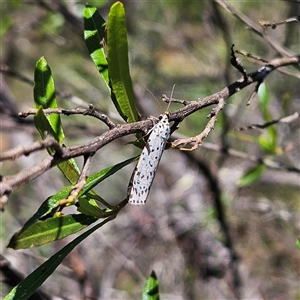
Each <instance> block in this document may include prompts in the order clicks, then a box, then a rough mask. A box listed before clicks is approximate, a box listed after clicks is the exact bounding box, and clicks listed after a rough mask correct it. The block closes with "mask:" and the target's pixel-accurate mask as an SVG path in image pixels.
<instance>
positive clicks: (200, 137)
mask: <svg viewBox="0 0 300 300" xmlns="http://www.w3.org/2000/svg"><path fill="white" fill-rule="evenodd" d="M224 105H225V101H224V100H223V99H220V100H219V103H218V104H217V105H216V107H215V108H213V109H212V111H211V113H210V114H209V115H208V118H210V120H209V121H208V123H207V124H206V126H205V128H204V130H203V131H202V132H201V133H200V134H199V135H197V136H195V137H191V138H188V139H179V140H176V141H174V142H173V143H172V148H177V147H178V146H181V145H183V146H186V145H187V144H191V143H194V145H193V146H192V147H191V148H182V147H180V150H185V151H193V150H196V149H197V148H198V147H199V146H201V144H202V141H203V140H204V139H205V138H206V137H207V136H208V135H209V133H210V132H211V131H212V130H213V129H214V126H215V123H216V122H217V117H218V114H219V112H220V111H221V110H222V109H223V108H224Z"/></svg>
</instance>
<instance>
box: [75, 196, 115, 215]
mask: <svg viewBox="0 0 300 300" xmlns="http://www.w3.org/2000/svg"><path fill="white" fill-rule="evenodd" d="M78 201H79V207H78V209H77V210H78V211H79V212H81V213H83V214H85V215H87V216H93V217H95V218H98V219H99V218H105V217H107V216H108V215H109V214H110V212H111V210H110V209H106V210H103V209H101V208H100V207H99V206H98V204H97V202H96V201H95V200H94V199H90V198H89V197H81V198H79V199H78Z"/></svg>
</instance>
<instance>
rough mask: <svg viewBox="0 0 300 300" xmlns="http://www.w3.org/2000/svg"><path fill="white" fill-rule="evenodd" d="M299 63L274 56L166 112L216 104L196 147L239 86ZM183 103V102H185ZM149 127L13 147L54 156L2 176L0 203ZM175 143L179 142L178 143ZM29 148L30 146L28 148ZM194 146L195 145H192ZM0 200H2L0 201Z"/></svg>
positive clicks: (172, 117) (176, 114)
mask: <svg viewBox="0 0 300 300" xmlns="http://www.w3.org/2000/svg"><path fill="white" fill-rule="evenodd" d="M292 64H299V57H291V58H280V59H275V60H273V61H271V62H269V63H268V64H267V65H265V66H263V67H262V68H260V69H259V70H257V71H255V72H253V73H250V74H248V75H247V76H246V78H245V76H243V77H242V78H240V79H239V80H237V81H236V82H234V83H233V84H231V85H229V86H228V87H225V88H223V89H222V90H221V91H219V92H217V93H215V94H213V95H211V96H207V97H204V98H202V99H198V100H194V101H189V102H188V104H187V105H185V106H184V107H183V108H180V109H178V110H175V111H173V112H170V113H169V121H175V123H178V122H181V121H182V120H184V119H185V118H186V117H187V116H189V115H190V114H192V113H194V112H196V111H198V110H200V109H202V108H204V107H207V106H210V105H216V107H215V108H214V109H213V110H212V112H211V114H210V116H209V117H210V118H211V120H210V121H209V122H208V124H207V126H206V127H205V129H204V131H203V132H202V133H200V134H199V135H198V136H197V137H195V138H194V140H193V142H195V145H196V147H197V146H199V145H200V144H201V142H202V140H203V139H204V138H205V137H206V136H207V134H209V132H210V131H211V130H212V129H213V126H214V123H215V122H216V120H217V114H218V113H219V111H220V110H221V109H222V108H223V106H224V105H225V100H226V99H227V98H229V97H230V96H232V95H234V94H235V93H237V92H238V91H240V90H242V89H243V88H245V87H247V86H249V85H251V84H252V83H255V82H262V81H263V80H264V79H265V78H266V76H267V75H269V74H270V73H271V72H272V71H274V70H275V69H277V68H279V67H283V66H286V65H292ZM185 104H186V103H185ZM152 127H153V118H148V119H146V120H143V121H139V122H135V123H131V124H122V125H116V126H114V127H113V128H111V129H109V130H108V131H106V132H104V133H103V134H102V135H100V136H98V137H95V138H94V139H92V140H91V141H89V142H87V143H85V144H82V145H79V146H72V147H61V146H59V147H57V145H56V144H55V142H53V141H47V142H45V141H44V142H37V143H35V144H34V146H29V147H23V148H16V149H14V150H13V151H12V152H11V159H14V158H16V157H19V156H20V155H22V154H26V155H29V154H30V153H32V152H34V151H37V150H39V149H43V147H44V148H46V146H47V145H48V144H47V143H48V142H49V143H50V144H51V146H52V147H53V146H54V147H55V146H56V153H55V155H54V156H48V157H46V158H45V159H43V160H42V161H40V162H38V163H37V164H35V165H34V166H31V167H29V168H27V169H24V170H22V171H20V172H19V173H17V174H15V175H10V176H5V177H1V178H0V197H2V198H0V206H1V203H2V205H4V204H5V203H6V202H7V200H8V195H9V194H10V193H11V191H13V190H14V189H16V188H18V187H20V186H21V185H23V184H26V183H28V182H30V181H31V180H33V179H35V178H36V177H38V176H40V175H41V174H43V173H45V172H46V171H48V170H49V169H50V168H52V167H54V166H56V165H58V164H59V163H61V162H63V161H66V160H68V159H70V158H75V157H78V156H89V155H93V154H94V153H96V152H97V151H98V150H99V149H101V148H102V147H104V146H105V145H107V144H109V143H110V142H112V141H113V140H115V139H118V138H120V137H123V136H127V135H129V134H134V133H137V132H148V131H149V130H150V129H151V128H152ZM178 145H179V144H178ZM30 147H31V149H30ZM194 149H195V147H194ZM7 155H8V154H7V152H6V153H4V156H3V157H4V158H5V159H8V157H7ZM1 201H2V202H1Z"/></svg>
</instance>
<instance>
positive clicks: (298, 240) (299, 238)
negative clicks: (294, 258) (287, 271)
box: [296, 237, 300, 250]
mask: <svg viewBox="0 0 300 300" xmlns="http://www.w3.org/2000/svg"><path fill="white" fill-rule="evenodd" d="M296 245H297V248H298V249H299V250H300V237H298V238H297V240H296Z"/></svg>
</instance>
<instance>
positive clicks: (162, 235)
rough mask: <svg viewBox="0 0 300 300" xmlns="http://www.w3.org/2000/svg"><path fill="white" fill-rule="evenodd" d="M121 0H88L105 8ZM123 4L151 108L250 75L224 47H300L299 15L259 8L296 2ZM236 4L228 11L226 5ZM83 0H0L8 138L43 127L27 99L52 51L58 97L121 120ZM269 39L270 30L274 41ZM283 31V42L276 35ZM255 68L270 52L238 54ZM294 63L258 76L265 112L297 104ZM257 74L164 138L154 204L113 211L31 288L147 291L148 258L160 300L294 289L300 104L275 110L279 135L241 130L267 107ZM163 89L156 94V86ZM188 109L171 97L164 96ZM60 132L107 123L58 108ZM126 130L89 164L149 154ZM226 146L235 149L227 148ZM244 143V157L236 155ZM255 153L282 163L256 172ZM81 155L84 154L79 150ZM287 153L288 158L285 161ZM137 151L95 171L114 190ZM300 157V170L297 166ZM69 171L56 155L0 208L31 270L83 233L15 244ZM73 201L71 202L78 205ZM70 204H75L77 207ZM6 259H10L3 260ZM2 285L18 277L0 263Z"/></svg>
mask: <svg viewBox="0 0 300 300" xmlns="http://www.w3.org/2000/svg"><path fill="white" fill-rule="evenodd" d="M112 3H113V1H89V4H90V5H94V6H96V7H97V8H98V11H99V13H100V14H101V15H102V16H103V17H104V18H105V19H107V14H108V12H109V8H110V6H111V4H112ZM123 3H124V5H125V10H126V18H127V29H128V43H129V45H128V46H129V56H130V57H129V58H130V71H131V76H132V82H133V85H134V90H135V94H136V98H137V105H138V108H139V111H140V112H141V114H142V115H143V116H145V117H147V116H150V115H159V114H160V113H162V112H163V111H165V109H166V104H165V103H163V102H162V101H161V95H162V94H167V95H168V96H170V93H171V90H172V87H173V85H174V84H175V89H174V93H173V97H174V98H177V99H184V100H188V101H189V100H196V99H197V98H202V97H205V96H208V95H211V94H213V93H215V92H217V91H220V90H221V89H223V88H224V87H225V86H228V85H229V84H230V83H232V82H234V81H236V80H237V79H239V78H240V77H241V74H239V73H238V72H237V70H235V69H234V68H233V67H232V66H231V65H230V51H231V50H230V47H231V45H232V44H235V49H239V50H244V51H246V52H248V53H251V54H252V55H255V56H259V57H262V58H264V59H266V60H272V59H274V58H278V57H281V56H282V53H283V52H284V51H286V52H285V53H290V54H291V55H292V53H293V52H295V53H296V54H297V55H299V43H300V40H299V24H297V23H288V24H285V25H282V26H278V27H276V28H275V29H271V28H266V29H262V28H261V32H263V35H259V34H257V32H255V31H254V30H253V28H251V27H249V24H246V23H245V22H244V21H243V20H245V19H243V17H245V18H246V17H247V18H248V19H247V20H248V21H249V22H250V23H252V24H254V25H255V26H258V27H259V26H260V25H259V21H261V20H267V21H278V20H285V19H286V18H289V17H292V16H297V15H300V4H299V2H298V3H297V2H296V1H272V2H271V3H272V5H270V2H265V1H230V2H226V1H181V0H177V1H123ZM224 3H227V4H228V5H229V7H232V8H233V9H234V11H235V14H234V13H232V12H230V11H229V10H228V9H225V6H224V5H225V4H224ZM229 3H231V4H229ZM85 4H86V1H7V2H1V73H0V79H1V85H0V96H1V99H0V101H1V102H0V114H1V115H0V129H1V131H0V151H3V150H7V149H10V148H12V147H16V146H18V145H29V144H30V143H31V142H32V141H35V140H37V139H39V135H38V132H37V130H36V129H35V127H34V124H33V118H32V117H28V118H26V119H20V118H18V112H20V111H26V110H28V109H29V108H32V107H33V106H34V104H33V86H32V80H33V76H34V69H35V64H36V62H37V60H38V59H39V58H40V57H42V56H44V57H45V58H46V59H47V61H48V63H49V65H50V66H51V69H52V73H53V76H54V80H55V85H56V89H57V99H58V103H59V106H60V107H63V108H75V107H87V105H88V104H89V103H92V104H93V105H94V106H95V108H96V109H97V110H98V111H100V112H103V113H105V114H107V115H108V116H109V117H110V118H111V119H112V120H113V121H114V122H115V123H122V122H123V121H122V120H121V118H120V117H119V116H118V114H117V111H116V110H115V108H114V106H113V104H112V101H111V100H110V97H109V94H108V91H107V88H106V86H105V84H104V83H103V81H102V78H101V76H100V75H99V73H98V71H97V70H96V68H95V66H94V65H93V62H92V61H91V59H90V57H89V54H88V51H87V49H86V46H85V43H84V39H83V16H82V14H83V9H84V5H85ZM270 41H271V42H270ZM274 44H278V45H279V46H280V49H283V51H279V50H278V48H276V47H274ZM239 57H240V59H241V60H242V62H243V64H244V67H245V69H246V70H247V72H252V71H256V70H257V69H259V67H260V66H261V64H259V62H258V61H255V60H253V59H249V58H248V59H247V58H244V57H242V56H239ZM299 86H300V85H299V69H297V68H295V67H287V68H282V69H280V70H278V71H275V72H273V73H271V75H270V76H269V77H268V78H267V80H266V82H265V88H266V89H267V93H268V97H269V104H268V107H267V108H268V111H269V113H270V116H271V117H272V119H274V120H275V119H280V118H283V117H285V116H288V115H291V114H294V113H295V112H297V111H299V95H300V93H299V92H300V90H299ZM253 90H254V86H250V87H248V88H246V89H245V90H242V91H240V92H238V93H237V94H235V95H234V96H233V97H231V98H229V99H228V100H227V104H226V107H225V109H224V111H223V112H222V115H219V118H218V122H217V124H216V126H215V130H214V131H213V132H211V134H210V135H209V136H208V138H207V139H205V143H204V144H203V146H202V147H200V148H199V149H197V150H196V151H194V152H182V151H179V150H175V149H169V150H167V151H165V152H164V155H163V158H162V160H161V163H160V165H159V169H158V172H157V175H156V178H155V180H154V183H153V185H152V188H151V191H150V195H149V198H148V201H147V205H146V206H144V207H134V206H126V208H125V209H124V210H123V211H122V212H121V214H120V215H119V216H118V218H117V219H115V220H114V221H113V222H110V223H108V224H107V225H105V226H104V227H103V228H101V230H98V231H97V232H95V233H94V234H92V235H91V236H90V237H89V238H88V239H86V240H85V241H84V243H82V244H81V245H79V246H78V247H77V248H76V249H75V250H74V251H73V252H72V253H71V254H70V255H69V256H68V258H67V259H66V260H65V261H64V262H63V264H62V265H61V266H60V267H59V268H58V269H57V270H56V271H55V272H54V274H53V275H52V276H51V277H50V278H49V279H48V280H47V281H46V282H45V283H44V285H43V286H42V288H41V289H42V291H43V293H42V294H39V295H37V297H39V298H36V299H140V298H141V291H142V289H143V286H144V284H145V281H146V278H147V277H148V276H149V275H150V273H151V271H152V270H155V272H156V274H157V276H158V280H159V285H160V292H161V299H255V300H257V299H276V300H279V299H300V288H299V278H300V277H299V275H300V268H299V267H300V259H299V258H300V257H299V250H298V249H297V247H296V240H297V236H299V228H300V215H299V212H300V207H299V200H300V199H299V185H300V178H299V168H300V142H299V125H300V122H299V118H298V120H296V121H294V122H292V123H279V124H277V125H274V126H273V127H272V128H273V132H274V131H275V133H276V134H275V135H276V147H275V148H274V149H273V150H272V151H266V149H262V147H261V145H260V143H259V141H261V139H263V138H264V137H265V138H266V135H267V130H266V129H265V130H258V129H252V130H246V131H239V128H241V127H245V126H249V125H252V124H263V123H265V122H266V120H265V119H264V116H263V113H262V111H261V109H260V105H259V98H258V97H256V98H255V99H254V100H253V102H252V104H251V105H250V106H246V102H247V100H248V99H249V97H250V95H251V93H252V91H253ZM149 91H150V92H151V93H152V94H153V95H154V96H155V97H156V98H157V99H155V98H154V97H153V95H152V94H151V93H150V92H149ZM178 108H180V105H178V104H174V103H172V104H171V105H170V107H169V110H170V111H172V110H175V109H178ZM211 109H212V107H207V108H205V109H202V110H200V111H198V112H197V113H195V114H193V115H191V116H189V117H188V118H186V119H185V120H184V121H183V122H182V123H181V125H180V128H179V130H178V131H176V132H175V134H174V135H173V136H172V138H176V137H179V136H180V137H183V136H194V135H197V134H199V133H200V132H201V131H202V130H203V129H204V127H205V125H206V123H207V121H208V119H207V115H208V114H209V113H210V111H211ZM62 122H63V126H64V130H65V133H66V140H65V144H66V145H68V146H70V145H79V144H81V143H84V142H87V141H89V140H91V139H92V138H93V137H94V136H97V135H101V134H102V133H103V132H104V131H106V130H107V129H106V126H105V125H104V124H102V123H101V122H99V121H97V120H95V119H93V118H91V117H87V116H77V115H76V116H69V117H66V116H62ZM134 140H135V137H134V136H128V137H126V138H122V139H119V140H116V141H114V142H113V143H111V144H109V145H107V146H105V147H104V148H102V149H101V151H99V152H98V153H97V154H96V155H95V156H94V158H93V170H92V171H93V172H97V171H99V170H101V169H103V168H105V167H108V166H111V165H114V164H116V163H119V162H121V161H123V160H125V159H127V158H129V157H131V156H133V155H137V154H138V153H140V150H139V149H138V148H135V147H133V146H132V145H131V144H127V143H128V142H130V141H134ZM220 147H221V148H224V149H228V148H230V149H233V150H236V154H235V155H233V154H234V153H233V154H232V153H231V154H228V153H226V152H224V153H223V152H221V151H220V150H219V149H220ZM237 153H239V154H240V153H242V154H244V156H241V155H238V154H237ZM46 155H47V154H46V153H45V152H44V153H42V152H40V153H35V154H32V155H30V156H28V157H22V158H19V159H17V160H15V161H5V162H4V163H1V164H0V170H1V174H2V175H9V174H15V173H17V172H18V171H20V170H22V169H24V168H26V167H28V166H31V165H33V164H34V163H35V162H36V161H38V160H40V159H42V158H43V157H45V156H46ZM250 156H255V157H263V158H267V159H269V160H274V161H277V162H280V163H281V164H282V168H269V167H267V168H266V170H265V171H264V172H263V174H262V176H261V177H260V178H259V179H258V180H256V181H254V182H253V183H251V184H248V185H246V184H243V183H242V182H241V180H239V179H240V178H242V176H243V175H244V174H245V172H247V171H248V170H249V169H251V168H253V167H255V166H256V163H254V162H253V161H251V160H250V159H249V157H250ZM77 161H78V163H79V164H80V165H81V164H82V160H81V159H78V160H77ZM288 167H290V168H294V169H293V170H294V171H291V170H288V169H287V168H288ZM133 168H134V165H131V166H128V167H126V168H124V169H123V170H121V171H120V172H118V173H117V174H116V176H112V177H110V178H108V179H107V180H105V181H104V182H103V183H101V184H100V185H99V186H98V187H97V188H96V190H97V192H98V193H99V194H100V195H101V196H102V197H103V198H104V199H105V200H106V201H108V202H109V203H111V204H116V203H118V202H120V201H121V200H123V199H124V198H125V197H126V193H127V185H128V182H129V179H130V176H131V173H132V171H133ZM296 168H298V172H297V171H295V170H296ZM66 184H67V182H66V180H65V179H64V178H63V176H62V175H61V174H60V172H59V171H58V170H55V169H53V170H50V171H49V172H47V173H46V174H43V175H42V176H40V177H39V178H37V179H35V180H34V181H33V182H32V183H31V184H28V185H26V186H24V187H22V188H20V189H18V190H16V191H14V192H13V193H12V194H11V196H10V200H9V203H8V205H7V206H6V209H5V211H4V212H3V213H2V214H1V222H2V226H1V253H2V255H3V257H2V262H3V261H5V260H7V262H9V264H10V267H11V268H12V270H17V271H18V272H16V273H15V275H16V274H19V273H20V274H19V275H20V276H27V275H28V274H29V273H30V272H32V271H33V270H34V269H35V268H36V267H37V266H39V265H40V264H41V263H42V262H44V261H45V260H46V259H48V258H49V257H50V256H51V255H52V254H54V253H55V252H57V251H58V250H59V249H61V248H62V247H63V246H64V245H65V244H67V243H68V242H70V241H71V240H72V239H73V238H74V236H71V237H68V238H66V239H64V240H62V241H58V242H55V243H52V244H49V245H44V246H41V247H38V248H35V249H27V250H18V251H15V250H12V249H7V248H6V245H7V243H8V241H9V239H10V238H11V236H12V235H13V233H14V232H16V231H17V230H19V229H20V228H21V227H22V226H23V225H24V223H25V222H26V220H28V219H29V218H30V217H31V216H32V215H33V213H34V212H36V210H37V209H38V207H39V206H40V205H41V203H42V202H43V201H44V200H45V199H46V198H47V197H48V196H50V195H52V194H55V193H56V192H57V191H59V190H60V189H62V188H63V187H64V186H65V185H66ZM69 212H72V210H71V209H70V211H69ZM74 212H76V211H75V210H74ZM4 258H5V259H4ZM1 276H2V277H1V279H2V281H6V283H5V284H4V283H3V285H2V286H3V287H2V288H1V289H0V290H1V296H4V295H6V293H7V292H8V291H10V289H11V288H12V286H14V285H15V284H16V283H15V282H14V281H13V278H9V277H7V276H8V275H7V274H4V273H2V275H1Z"/></svg>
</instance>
